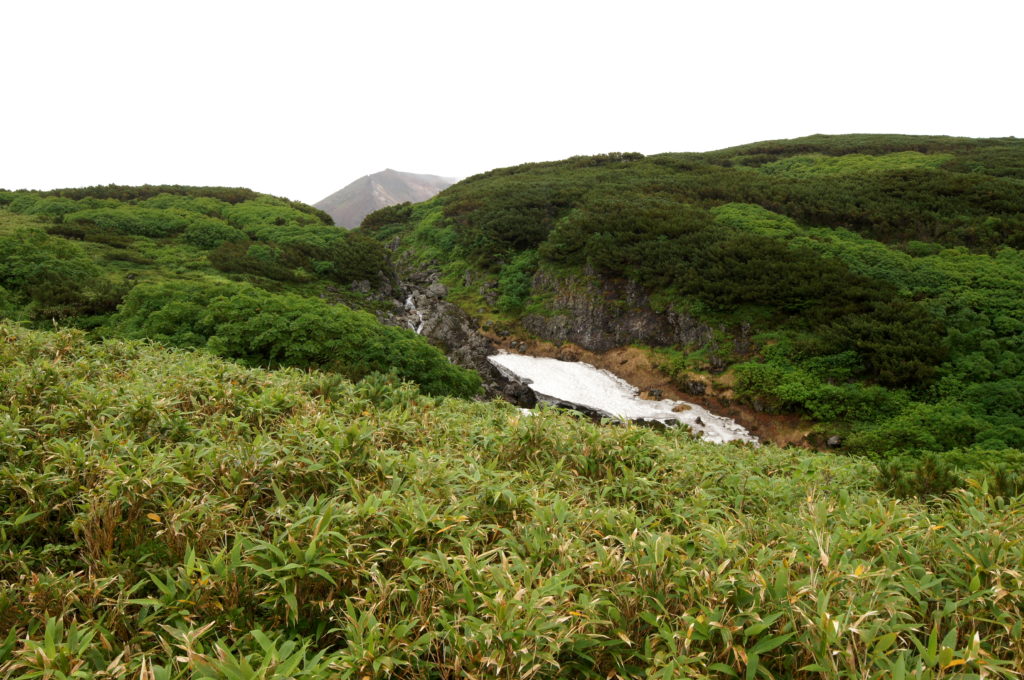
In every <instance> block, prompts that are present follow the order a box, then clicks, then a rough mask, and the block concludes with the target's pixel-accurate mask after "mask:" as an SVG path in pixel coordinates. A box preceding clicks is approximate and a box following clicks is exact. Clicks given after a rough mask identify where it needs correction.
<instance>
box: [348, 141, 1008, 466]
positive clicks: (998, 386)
mask: <svg viewBox="0 0 1024 680" xmlns="http://www.w3.org/2000/svg"><path fill="white" fill-rule="evenodd" d="M1022 169H1024V141H1021V140H1014V139H996V140H974V139H963V138H948V137H904V136H898V135H845V136H838V137H830V136H814V137H809V138H804V139H798V140H782V141H771V142H761V143H758V144H753V145H748V146H744V147H737V148H735V149H725V150H722V151H717V152H710V153H706V154H692V153H691V154H675V153H673V154H660V155H657V156H648V157H643V156H640V155H637V154H623V155H615V156H608V157H593V158H572V159H567V160H565V161H559V162H549V163H536V164H528V165H522V166H517V167H514V168H502V169H498V170H493V171H491V172H487V173H483V174H481V175H477V176H474V177H471V178H469V179H467V180H465V181H463V182H460V183H458V184H456V185H455V186H453V187H450V188H449V189H447V190H446V191H445V192H443V193H442V194H441V195H439V196H438V197H437V198H435V199H434V200H432V201H431V202H430V203H428V204H425V205H421V206H413V207H411V208H409V209H401V210H398V209H396V210H393V211H391V212H388V213H385V212H383V211H382V212H381V214H380V215H378V216H376V217H374V218H373V219H372V220H370V222H371V224H372V228H371V229H368V230H367V231H368V233H372V234H375V235H377V236H378V237H379V238H381V239H382V240H391V239H393V238H394V236H395V235H396V234H401V235H402V238H403V239H404V243H405V247H406V248H408V249H410V250H411V251H413V254H414V255H415V256H417V257H420V258H421V259H424V260H426V261H433V262H435V263H436V264H438V265H439V266H440V267H441V268H442V269H444V270H445V271H446V272H447V273H448V279H447V281H448V283H449V285H450V287H451V288H452V289H453V291H454V295H455V297H456V298H457V299H460V300H463V301H467V306H469V305H472V306H474V309H473V310H472V311H473V312H475V313H480V312H481V311H484V310H485V308H486V307H487V304H486V301H487V300H488V299H489V297H488V295H489V293H488V291H487V290H484V289H483V288H479V285H480V284H474V283H472V282H487V285H491V282H493V281H495V279H497V282H498V284H499V288H500V290H499V292H500V295H499V297H498V298H496V299H494V300H493V301H492V304H491V305H490V307H492V308H493V309H489V310H486V312H487V313H490V314H498V315H501V316H503V317H505V320H506V321H507V322H511V323H514V322H515V321H516V320H517V319H518V317H520V316H521V315H523V314H527V313H535V312H537V311H538V310H541V311H542V312H549V311H555V312H557V311H558V310H553V309H551V305H552V299H557V298H558V295H559V294H560V293H561V292H562V291H552V290H550V289H543V290H541V289H538V290H533V289H532V287H531V290H529V291H528V292H526V291H525V287H526V286H527V285H530V284H531V282H532V281H533V280H536V281H540V282H548V281H552V280H562V281H568V280H571V279H572V278H573V277H574V276H579V275H581V274H582V275H584V276H588V277H592V276H596V277H599V278H600V279H602V280H603V282H606V283H613V285H611V286H607V287H606V289H608V290H610V289H615V288H616V287H617V284H616V283H614V282H616V281H619V280H623V279H624V280H629V281H632V282H635V283H638V284H640V285H641V286H642V287H643V288H646V289H647V290H648V291H651V292H652V293H654V299H655V304H656V306H657V307H658V308H659V309H665V310H668V311H671V312H675V313H682V314H685V315H687V316H692V317H696V318H697V319H698V320H700V321H703V322H705V323H707V324H709V325H710V326H712V327H713V328H714V329H715V332H714V335H715V339H714V340H713V341H712V342H710V343H709V344H708V345H707V346H706V347H696V346H695V347H678V348H675V350H674V351H677V352H679V353H680V354H682V355H685V356H688V357H691V359H689V360H687V362H686V363H687V365H686V366H685V370H683V369H680V370H679V371H677V373H678V374H679V375H684V374H685V373H687V372H688V371H693V370H697V371H712V372H716V373H717V372H721V371H722V370H723V369H726V368H728V367H729V365H730V364H733V365H735V366H736V378H737V396H738V397H739V398H740V399H741V400H743V401H745V402H747V403H750V404H756V405H757V406H759V407H763V408H766V409H768V410H773V411H787V412H798V413H802V414H804V415H807V416H809V417H811V418H813V419H815V420H819V421H823V422H824V423H827V425H823V427H822V430H824V431H829V432H838V433H841V434H843V435H844V436H846V441H847V442H848V443H847V446H846V449H847V450H850V449H853V450H857V451H862V452H875V453H879V454H882V453H886V452H893V451H901V450H902V451H904V453H907V452H909V451H911V450H913V451H914V452H915V453H914V455H917V454H920V453H923V452H928V451H933V452H937V451H943V450H946V449H947V448H949V447H960V448H968V449H969V448H971V447H975V448H977V450H978V451H979V458H980V457H982V456H983V455H984V451H988V450H995V449H1001V448H1006V447H1009V448H1014V447H1024V426H1022V425H1021V424H1020V423H1021V422H1022V420H1024V340H1021V338H1024V254H1022V252H1021V250H1020V248H1021V247H1022V246H1024V240H1022V239H1024V221H1022V219H1024V218H1022V215H1024V191H1022V189H1021V186H1022V185H1021V183H1020V178H1021V177H1024V170H1022ZM534 252H536V253H537V256H536V263H535V264H534V262H533V259H532V258H533V255H532V253H534ZM520 258H525V259H522V260H521V259H520ZM527 261H529V267H524V266H523V265H524V263H526V262H527ZM535 270H540V271H541V272H542V273H543V272H546V273H550V274H551V276H540V277H536V278H533V276H532V275H533V273H534V271H535ZM527 272H528V274H527ZM474 285H476V286H477V289H474ZM543 285H548V284H547V283H543ZM618 287H619V288H620V289H621V286H618ZM553 293H554V294H553ZM621 302H623V303H625V301H621ZM750 337H753V343H752V344H751V343H750V342H748V340H747V338H750ZM732 338H735V339H736V342H735V343H734V342H731V341H730V340H731V339H732ZM836 357H843V359H842V370H836V371H831V372H830V371H823V370H822V366H825V365H828V364H830V362H833V361H834V360H835V359H836ZM834 368H835V367H834ZM942 413H950V414H951V415H950V417H951V418H952V419H953V420H955V421H956V422H958V423H959V424H960V425H961V426H962V431H961V433H960V434H958V435H956V436H953V435H952V434H951V433H950V432H948V431H947V428H944V427H943V426H942V425H941V423H938V422H937V420H938V419H939V418H940V414H942ZM960 414H962V416H961V415H960ZM932 428H934V433H929V429H932Z"/></svg>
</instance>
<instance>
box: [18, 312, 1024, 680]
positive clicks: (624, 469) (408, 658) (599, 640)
mask: <svg viewBox="0 0 1024 680" xmlns="http://www.w3.org/2000/svg"><path fill="white" fill-rule="evenodd" d="M0 339H3V340H4V341H3V342H0V404H3V405H4V408H3V409H0V478H2V479H4V480H9V483H6V484H0V555H3V556H4V559H2V560H0V631H4V632H3V633H0V677H4V678H11V679H13V678H25V677H61V674H63V675H64V676H65V677H72V676H73V674H75V673H77V675H78V676H80V677H87V676H89V675H92V676H95V677H132V678H136V677H152V678H158V679H162V680H185V679H186V678H197V677H210V678H221V679H223V678H250V677H261V678H280V679H281V680H283V679H284V678H286V677H287V678H356V679H359V678H364V677H371V678H378V677H401V678H406V679H408V680H416V679H419V678H441V677H452V678H454V677H463V676H467V677H468V676H472V677H477V678H508V679H509V680H511V679H515V680H520V679H523V678H530V679H532V680H544V679H548V678H574V679H576V678H581V679H586V680H589V679H594V680H606V679H607V678H609V677H619V678H665V679H668V678H679V677H691V676H692V677H698V678H699V677H737V676H738V677H743V676H746V677H751V678H753V677H762V678H773V677H774V678H794V679H797V680H804V679H808V680H809V679H811V678H822V677H827V678H850V679H851V680H852V679H855V678H856V679H858V680H859V679H862V678H865V677H869V678H872V677H919V678H926V677H931V678H939V677H953V676H954V675H955V674H962V675H964V676H965V677H966V676H982V675H983V676H985V677H1013V676H1014V674H1019V673H1021V672H1024V642H1022V641H1024V635H1022V626H1024V624H1022V621H1024V588H1022V586H1021V582H1020V578H1019V576H1018V573H1019V568H1020V563H1021V560H1022V559H1024V523H1022V521H1024V499H1022V498H1021V497H1019V496H1004V497H999V493H997V489H996V485H994V484H993V483H992V482H990V481H987V480H985V481H981V482H980V483H979V482H977V481H975V480H973V479H970V478H969V477H968V476H966V475H963V474H962V473H961V472H960V471H958V470H957V468H956V465H955V461H947V462H948V463H949V466H948V467H947V468H944V470H945V473H944V472H942V471H940V470H939V469H938V468H937V467H936V466H935V465H933V466H932V468H931V469H924V468H923V467H922V469H921V470H920V471H919V472H916V473H914V474H916V475H917V476H918V477H919V478H920V479H921V480H929V481H930V482H931V483H933V488H934V490H935V491H938V492H940V493H943V492H948V487H947V484H946V482H947V481H948V480H947V479H946V478H945V476H944V475H945V474H946V473H948V474H949V475H953V476H958V477H962V478H964V479H966V483H967V487H968V488H967V489H966V490H961V491H955V492H948V493H947V497H946V498H940V499H937V500H933V501H932V502H930V503H927V504H925V503H921V502H918V501H916V500H913V499H909V500H904V501H899V502H897V501H896V500H894V499H891V498H887V497H886V496H885V495H882V494H880V493H878V492H877V491H875V490H873V489H872V487H873V486H874V485H875V484H876V481H877V482H878V483H882V484H884V483H885V480H886V479H889V478H887V477H884V476H883V477H878V478H876V475H877V472H876V470H875V468H874V466H872V465H870V464H868V463H866V462H865V461H862V460H857V459H843V458H837V457H835V456H831V455H827V454H819V453H814V452H808V451H795V450H780V449H777V448H775V447H771V446H766V447H762V448H758V449H753V448H750V447H747V446H744V445H735V444H733V445H710V444H706V443H702V442H698V441H693V440H691V439H690V438H689V437H688V436H687V435H686V434H685V433H683V432H678V431H677V432H664V433H658V432H654V431H651V430H647V429H644V428H636V427H608V426H603V427H602V426H599V425H596V424H593V423H590V422H588V421H586V420H581V419H574V418H571V417H569V416H567V415H564V414H561V413H558V412H556V411H553V410H541V411H539V412H536V413H534V414H533V415H532V416H530V417H523V416H522V414H520V413H519V412H518V410H517V409H515V408H513V407H511V406H509V405H505V404H484V403H471V402H465V401H459V400H452V399H438V398H432V397H428V396H425V395H423V394H420V393H417V392H416V390H414V389H411V388H410V386H408V385H402V384H399V383H395V382H391V383H389V382H388V381H386V380H383V379H380V378H374V379H371V380H367V381H364V382H362V383H360V384H352V383H350V382H348V381H346V380H343V379H340V378H338V377H337V376H333V375H330V374H323V373H318V372H307V371H297V370H280V371H274V372H268V371H264V370H254V369H246V368H243V367H240V366H238V365H237V364H232V363H228V362H225V361H223V360H220V359H217V358H215V357H212V356H209V355H207V354H205V353H200V352H186V351H180V350H167V349H160V348H156V347H153V346H152V345H143V344H140V343H126V342H121V341H117V342H113V341H111V342H106V343H102V344H98V343H85V342H83V338H82V337H81V336H80V335H76V334H72V333H67V332H63V333H59V334H53V333H45V334H44V333H37V332H31V333H30V332H26V331H24V330H23V329H19V328H13V327H10V326H0ZM993 453H994V454H998V453H1001V452H993ZM993 458H995V456H994V457H993ZM1004 462H1006V463H1010V462H1012V461H1011V460H1010V458H1007V459H1006V460H1005V461H1004ZM908 474H910V473H908ZM1010 481H1011V480H1007V482H1010ZM986 484H987V486H988V488H987V493H986V492H985V491H983V490H982V488H981V487H982V486H983V485H986ZM1006 486H1007V487H1009V486H1010V485H1009V483H1007V484H1006ZM8 631H9V632H8Z"/></svg>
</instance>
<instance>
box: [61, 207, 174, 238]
mask: <svg viewBox="0 0 1024 680" xmlns="http://www.w3.org/2000/svg"><path fill="white" fill-rule="evenodd" d="M64 221H65V222H66V223H68V224H77V225H89V226H94V227H97V228H99V229H108V230H110V231H114V232H117V233H119V234H129V235H134V236H150V237H154V238H160V237H166V236H172V235H174V234H179V233H181V232H182V231H184V230H185V228H186V227H188V226H189V225H190V224H191V223H192V222H193V221H194V218H190V217H188V216H187V215H185V214H182V213H179V212H176V211H173V210H161V209H158V208H130V207H119V208H95V209H92V210H78V211H76V212H73V213H68V214H67V215H65V216H64Z"/></svg>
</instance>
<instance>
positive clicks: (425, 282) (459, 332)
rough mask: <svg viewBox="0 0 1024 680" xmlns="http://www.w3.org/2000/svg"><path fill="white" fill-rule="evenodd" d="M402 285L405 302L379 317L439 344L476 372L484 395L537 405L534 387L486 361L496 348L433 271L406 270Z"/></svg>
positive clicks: (490, 397) (446, 352)
mask: <svg viewBox="0 0 1024 680" xmlns="http://www.w3.org/2000/svg"><path fill="white" fill-rule="evenodd" d="M403 287H404V290H405V294H406V296H405V303H403V304H397V301H396V304H395V306H394V310H393V311H392V312H391V313H390V314H388V315H386V317H385V318H383V319H382V320H383V321H384V322H385V323H390V324H392V325H396V326H405V327H407V328H411V329H413V330H415V331H417V332H418V333H420V334H421V335H422V336H423V337H425V338H427V339H428V340H430V342H431V343H433V344H434V345H436V346H437V347H439V348H440V349H441V350H442V351H443V352H444V353H445V354H446V355H447V356H448V358H449V359H451V361H452V363H454V364H457V365H459V366H462V367H463V368H469V369H472V370H474V371H476V372H477V373H479V374H480V377H481V378H483V385H484V396H485V397H486V398H488V399H493V398H496V397H497V398H502V399H505V400H506V401H509V402H512V403H513V404H517V405H519V406H523V407H525V408H532V407H533V406H536V404H537V398H536V395H534V393H533V390H531V389H530V388H529V387H527V385H526V384H524V383H523V382H521V381H519V380H517V379H516V378H514V377H510V376H506V375H504V374H502V373H501V372H500V371H499V370H498V369H497V368H496V367H495V366H494V365H493V364H492V363H491V362H489V361H487V357H489V356H491V355H492V354H496V353H497V351H498V350H497V348H496V347H495V346H494V344H493V343H492V342H491V341H490V340H488V339H487V337H485V336H484V335H483V334H482V333H481V332H480V331H479V330H478V328H477V325H476V323H475V322H474V321H473V320H472V319H471V318H470V317H469V315H467V314H466V313H465V312H464V311H462V309H460V308H459V307H458V306H456V305H454V304H452V303H450V302H448V301H447V300H445V299H444V298H445V296H446V295H447V294H448V289H447V288H446V287H445V286H444V284H442V283H439V282H438V281H437V274H436V273H435V272H419V271H414V272H406V275H405V277H404V278H403Z"/></svg>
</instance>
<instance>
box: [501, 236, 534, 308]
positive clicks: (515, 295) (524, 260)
mask: <svg viewBox="0 0 1024 680" xmlns="http://www.w3.org/2000/svg"><path fill="white" fill-rule="evenodd" d="M538 262H539V260H538V257H537V252H536V251H533V250H524V251H523V252H521V253H519V254H518V255H516V256H515V257H514V258H513V259H512V261H511V262H509V263H508V264H507V265H505V266H504V267H503V268H502V270H501V274H500V275H499V276H498V295H499V297H498V302H497V308H498V311H501V312H513V311H519V310H521V309H522V308H523V305H524V304H526V299H527V298H528V297H529V296H530V290H531V289H532V285H531V278H532V277H533V274H534V272H536V271H537V265H538Z"/></svg>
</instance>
